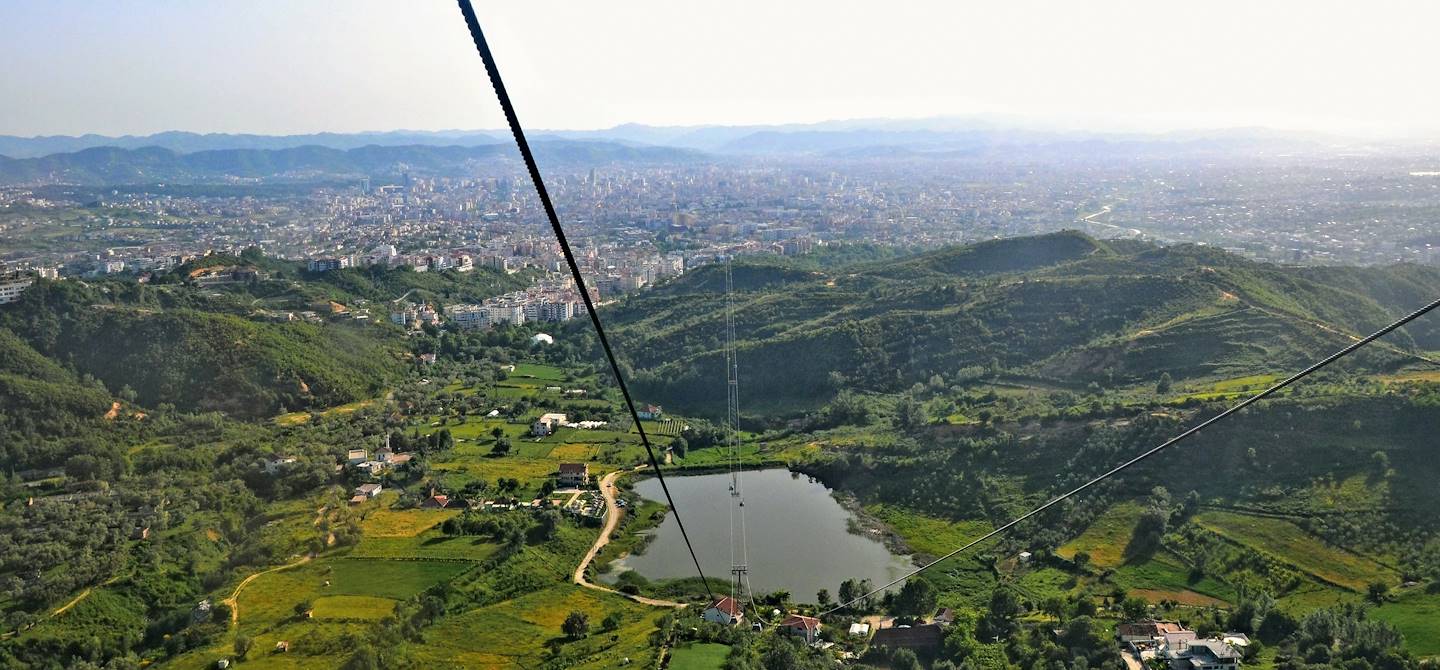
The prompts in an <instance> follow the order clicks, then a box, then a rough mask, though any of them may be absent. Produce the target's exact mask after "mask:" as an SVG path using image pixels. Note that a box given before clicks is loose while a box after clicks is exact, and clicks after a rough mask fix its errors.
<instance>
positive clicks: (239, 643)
mask: <svg viewBox="0 0 1440 670" xmlns="http://www.w3.org/2000/svg"><path fill="white" fill-rule="evenodd" d="M254 646H255V640H252V639H250V636H249V635H246V634H244V633H240V634H239V635H236V636H235V656H237V657H239V658H242V659H243V658H245V655H246V654H249V653H250V649H251V648H253V647H254Z"/></svg>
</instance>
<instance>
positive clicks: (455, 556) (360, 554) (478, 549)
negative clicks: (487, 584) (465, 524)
mask: <svg viewBox="0 0 1440 670" xmlns="http://www.w3.org/2000/svg"><path fill="white" fill-rule="evenodd" d="M499 548H500V547H499V546H498V545H496V544H494V543H491V542H486V541H484V540H482V539H480V538H478V537H466V536H461V537H450V536H447V535H444V534H442V533H440V532H439V531H434V530H430V531H425V532H424V533H421V534H419V535H415V536H412V537H369V536H366V537H363V538H361V540H360V544H359V545H358V546H356V547H355V549H354V550H353V551H351V552H350V554H349V555H350V556H351V557H352V558H432V559H445V560H466V561H483V560H485V559H487V558H489V557H491V556H493V555H494V554H495V552H496V551H497V550H499Z"/></svg>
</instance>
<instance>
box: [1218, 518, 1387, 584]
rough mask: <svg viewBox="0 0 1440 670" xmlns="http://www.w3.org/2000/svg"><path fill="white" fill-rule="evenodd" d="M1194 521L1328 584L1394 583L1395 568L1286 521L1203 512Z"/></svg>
mask: <svg viewBox="0 0 1440 670" xmlns="http://www.w3.org/2000/svg"><path fill="white" fill-rule="evenodd" d="M1195 523H1197V524H1199V525H1200V526H1201V527H1203V528H1205V529H1207V530H1210V531H1213V532H1215V533H1218V534H1220V535H1221V536H1223V537H1225V538H1226V539H1228V540H1231V541H1234V542H1236V543H1239V544H1242V545H1245V546H1248V547H1251V548H1253V549H1256V550H1259V551H1262V552H1265V553H1268V554H1270V555H1272V556H1275V557H1276V558H1278V559H1280V560H1282V561H1284V562H1286V563H1290V564H1291V565H1294V566H1295V567H1296V568H1299V569H1300V570H1301V571H1303V572H1305V573H1308V574H1310V575H1311V576H1313V577H1315V578H1317V579H1319V580H1321V581H1324V582H1326V583H1329V584H1335V585H1337V586H1341V587H1344V588H1346V589H1350V590H1352V591H1355V592H1359V593H1363V592H1364V591H1365V589H1366V587H1368V586H1369V585H1370V584H1371V583H1374V582H1380V583H1384V584H1390V585H1393V584H1398V583H1399V582H1400V575H1399V574H1398V573H1397V572H1395V570H1393V569H1391V568H1389V567H1386V566H1384V565H1381V564H1379V563H1377V562H1375V561H1374V560H1373V559H1371V558H1369V557H1366V556H1362V555H1360V554H1357V553H1354V552H1350V551H1347V550H1345V549H1341V548H1338V547H1332V546H1329V545H1327V544H1325V542H1324V541H1323V540H1321V539H1320V538H1317V537H1315V536H1314V535H1311V534H1309V533H1306V532H1305V531H1304V530H1302V529H1300V527H1299V526H1296V525H1295V524H1293V523H1290V522H1289V521H1285V520H1283V519H1274V518H1269V517H1259V516H1250V515H1245V514H1236V513H1232V512H1220V511H1206V512H1202V513H1200V514H1198V515H1196V517H1195Z"/></svg>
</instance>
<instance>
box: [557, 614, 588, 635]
mask: <svg viewBox="0 0 1440 670" xmlns="http://www.w3.org/2000/svg"><path fill="white" fill-rule="evenodd" d="M560 630H561V631H563V632H564V633H565V636H566V637H568V638H570V639H572V640H578V639H580V638H582V637H585V636H586V635H589V634H590V615H588V614H586V613H584V612H571V613H570V614H569V615H568V616H566V617H565V623H563V624H561V625H560Z"/></svg>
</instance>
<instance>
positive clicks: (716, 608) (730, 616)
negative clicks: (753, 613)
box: [700, 596, 745, 626]
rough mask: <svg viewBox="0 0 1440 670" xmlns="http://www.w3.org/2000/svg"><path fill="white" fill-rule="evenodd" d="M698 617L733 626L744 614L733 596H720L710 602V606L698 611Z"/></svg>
mask: <svg viewBox="0 0 1440 670" xmlns="http://www.w3.org/2000/svg"><path fill="white" fill-rule="evenodd" d="M700 618H701V619H704V620H706V621H709V622H711V623H718V624H724V625H726V626H733V625H736V624H739V623H740V622H741V621H744V620H745V614H744V613H743V612H741V611H740V604H739V603H737V602H735V599H734V598H731V597H729V596H722V597H721V598H720V599H719V600H716V601H715V602H713V603H710V606H709V607H706V608H705V611H704V612H701V613H700Z"/></svg>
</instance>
